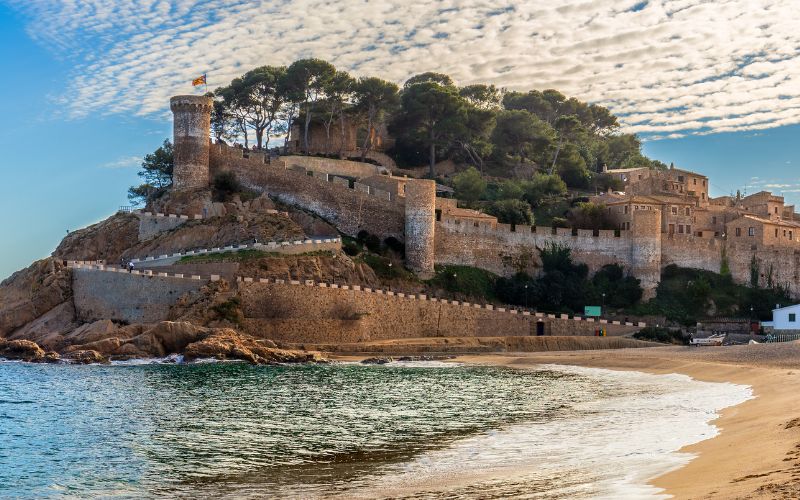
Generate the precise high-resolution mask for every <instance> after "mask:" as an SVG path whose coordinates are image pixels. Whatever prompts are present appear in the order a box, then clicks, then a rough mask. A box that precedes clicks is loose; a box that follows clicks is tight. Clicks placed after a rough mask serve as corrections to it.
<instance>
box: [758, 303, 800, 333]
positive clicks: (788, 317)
mask: <svg viewBox="0 0 800 500" xmlns="http://www.w3.org/2000/svg"><path fill="white" fill-rule="evenodd" d="M762 326H764V327H768V326H771V327H772V329H773V330H774V331H776V332H778V331H781V330H798V331H800V304H795V305H793V306H786V307H780V308H778V309H773V310H772V322H771V323H767V322H764V323H763V324H762Z"/></svg>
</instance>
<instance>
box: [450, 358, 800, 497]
mask: <svg viewBox="0 0 800 500" xmlns="http://www.w3.org/2000/svg"><path fill="white" fill-rule="evenodd" d="M456 361H461V362H467V363H475V364H492V365H503V366H513V367H517V368H524V367H533V366H536V365H538V364H547V363H553V364H564V365H575V366H585V367H594V368H606V369H614V370H635V371H641V372H646V373H654V374H665V373H680V374H685V375H688V376H690V377H692V378H695V379H697V380H702V381H708V382H732V383H736V384H744V385H749V386H751V387H752V389H753V393H754V395H755V398H754V399H751V400H749V401H747V402H745V403H742V404H740V405H738V406H734V407H730V408H727V409H725V410H723V411H722V412H721V415H720V418H718V419H717V420H715V421H714V422H713V424H714V425H716V426H717V427H718V428H719V429H720V431H721V432H720V434H719V435H718V436H717V437H715V438H712V439H708V440H706V441H702V442H700V443H696V444H694V445H691V446H688V447H686V448H684V449H683V450H682V451H685V452H689V453H692V454H696V455H697V457H696V458H695V459H693V460H692V461H691V462H690V463H689V464H687V465H686V466H684V467H681V468H680V469H677V470H674V471H672V472H669V473H667V474H665V475H662V476H660V477H657V478H655V479H653V480H651V484H652V485H653V486H656V487H658V488H663V489H664V490H665V492H666V493H667V494H670V495H673V496H674V497H675V498H693V499H704V498H724V499H752V498H770V499H772V498H778V499H796V498H800V344H787V343H784V344H767V345H764V344H762V345H752V346H735V347H658V348H642V349H617V350H600V351H598V350H594V351H569V352H542V353H497V354H486V355H472V356H460V357H459V358H457V360H456Z"/></svg>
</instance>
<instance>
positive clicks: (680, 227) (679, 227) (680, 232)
mask: <svg viewBox="0 0 800 500" xmlns="http://www.w3.org/2000/svg"><path fill="white" fill-rule="evenodd" d="M678 234H683V224H678Z"/></svg>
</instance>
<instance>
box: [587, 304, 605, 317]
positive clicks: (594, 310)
mask: <svg viewBox="0 0 800 500" xmlns="http://www.w3.org/2000/svg"><path fill="white" fill-rule="evenodd" d="M602 314H603V312H602V308H601V307H600V306H583V315H584V316H600V315H602Z"/></svg>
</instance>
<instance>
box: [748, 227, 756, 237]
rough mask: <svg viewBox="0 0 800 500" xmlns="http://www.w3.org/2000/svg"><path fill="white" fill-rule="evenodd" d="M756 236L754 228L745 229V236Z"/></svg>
mask: <svg viewBox="0 0 800 500" xmlns="http://www.w3.org/2000/svg"><path fill="white" fill-rule="evenodd" d="M755 235H756V228H754V227H748V228H747V236H755Z"/></svg>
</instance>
